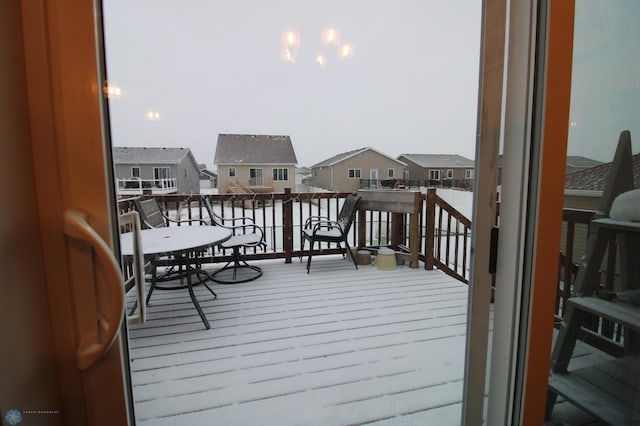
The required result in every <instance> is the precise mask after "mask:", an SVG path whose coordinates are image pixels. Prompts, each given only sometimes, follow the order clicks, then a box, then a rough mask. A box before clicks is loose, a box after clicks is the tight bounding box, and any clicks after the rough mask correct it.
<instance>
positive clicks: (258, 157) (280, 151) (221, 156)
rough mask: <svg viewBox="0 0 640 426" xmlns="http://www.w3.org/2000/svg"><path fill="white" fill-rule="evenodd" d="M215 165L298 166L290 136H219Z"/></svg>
mask: <svg viewBox="0 0 640 426" xmlns="http://www.w3.org/2000/svg"><path fill="white" fill-rule="evenodd" d="M213 162H214V163H215V164H296V163H297V162H298V160H297V159H296V153H295V152H294V150H293V145H292V144H291V138H290V137H289V136H277V135H235V134H219V135H218V144H217V145H216V154H215V156H214V159H213Z"/></svg>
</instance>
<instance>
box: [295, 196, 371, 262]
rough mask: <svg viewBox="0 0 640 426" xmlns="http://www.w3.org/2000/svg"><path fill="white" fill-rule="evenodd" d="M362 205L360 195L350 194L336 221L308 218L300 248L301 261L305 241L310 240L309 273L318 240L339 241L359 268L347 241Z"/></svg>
mask: <svg viewBox="0 0 640 426" xmlns="http://www.w3.org/2000/svg"><path fill="white" fill-rule="evenodd" d="M359 205H360V197H359V196H357V195H349V196H348V197H347V198H346V199H345V201H344V204H343V205H342V208H341V209H340V212H339V213H338V219H337V220H336V221H332V220H330V219H329V218H327V217H323V216H311V217H309V218H307V220H306V221H305V224H304V228H303V229H302V235H301V239H300V240H301V241H302V247H301V249H300V253H301V254H300V262H302V253H303V252H304V246H305V242H306V241H307V240H308V241H309V254H308V257H307V274H308V273H309V269H310V268H311V256H312V254H313V246H314V244H315V242H316V241H318V242H327V243H337V244H338V247H339V248H341V249H343V250H345V251H346V252H347V253H348V254H349V256H350V257H351V260H352V261H353V264H354V265H355V267H356V269H358V263H357V262H356V260H355V258H354V257H353V253H352V252H351V247H350V246H349V242H348V241H347V237H348V234H349V229H350V228H351V225H352V224H353V221H354V220H355V218H356V211H357V210H358V206H359ZM342 243H344V245H345V247H344V248H343V247H342V245H341V244H342ZM342 257H345V254H344V252H343V253H342Z"/></svg>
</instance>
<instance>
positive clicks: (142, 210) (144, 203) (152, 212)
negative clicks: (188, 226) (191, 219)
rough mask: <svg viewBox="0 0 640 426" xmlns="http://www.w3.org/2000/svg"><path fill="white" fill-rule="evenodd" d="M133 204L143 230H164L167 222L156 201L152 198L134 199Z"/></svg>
mask: <svg viewBox="0 0 640 426" xmlns="http://www.w3.org/2000/svg"><path fill="white" fill-rule="evenodd" d="M133 204H134V206H135V208H136V210H137V211H138V214H139V215H140V219H141V221H142V223H143V224H144V228H147V229H148V228H164V227H166V226H167V222H165V220H164V215H163V214H162V210H161V209H160V204H158V200H156V199H155V198H153V197H140V198H134V200H133Z"/></svg>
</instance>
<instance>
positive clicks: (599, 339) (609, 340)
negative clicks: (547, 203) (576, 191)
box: [556, 209, 624, 356]
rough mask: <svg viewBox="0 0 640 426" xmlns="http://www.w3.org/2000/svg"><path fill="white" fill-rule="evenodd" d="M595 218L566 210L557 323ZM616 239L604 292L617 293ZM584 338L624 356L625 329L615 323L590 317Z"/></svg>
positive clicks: (604, 268)
mask: <svg viewBox="0 0 640 426" xmlns="http://www.w3.org/2000/svg"><path fill="white" fill-rule="evenodd" d="M594 215H595V212H594V211H591V210H578V209H564V212H563V215H562V221H563V225H562V226H563V233H562V240H561V247H560V250H561V252H560V264H559V270H558V293H557V299H556V322H557V323H559V322H560V321H561V319H562V317H563V315H564V310H565V307H566V301H567V299H568V298H569V297H570V296H571V295H572V294H573V292H574V288H573V285H574V283H575V280H576V276H577V274H578V268H579V267H580V264H581V262H582V259H583V256H584V254H585V251H586V247H587V242H588V239H589V224H590V223H591V219H593V217H594ZM616 253H617V245H616V240H615V239H612V240H610V241H609V245H608V247H607V252H606V255H605V259H604V261H603V264H602V265H601V268H600V278H599V282H600V289H601V291H605V292H611V291H615V289H616V284H617V280H618V279H619V273H618V262H617V257H616ZM581 334H582V336H581V339H582V340H584V341H585V342H587V343H589V344H591V345H592V346H595V347H598V348H599V349H602V350H604V351H605V352H607V353H610V354H612V355H616V356H621V355H622V354H623V352H624V347H623V344H622V339H623V326H622V325H621V324H617V323H614V322H613V321H610V320H607V319H605V318H602V317H599V316H597V315H588V316H587V319H586V320H585V322H584V323H583V327H582V331H581Z"/></svg>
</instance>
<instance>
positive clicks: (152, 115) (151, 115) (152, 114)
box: [144, 111, 160, 121]
mask: <svg viewBox="0 0 640 426" xmlns="http://www.w3.org/2000/svg"><path fill="white" fill-rule="evenodd" d="M144 118H146V119H147V120H149V121H158V120H160V113H159V112H158V111H149V112H147V113H146V114H145V115H144Z"/></svg>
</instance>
